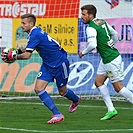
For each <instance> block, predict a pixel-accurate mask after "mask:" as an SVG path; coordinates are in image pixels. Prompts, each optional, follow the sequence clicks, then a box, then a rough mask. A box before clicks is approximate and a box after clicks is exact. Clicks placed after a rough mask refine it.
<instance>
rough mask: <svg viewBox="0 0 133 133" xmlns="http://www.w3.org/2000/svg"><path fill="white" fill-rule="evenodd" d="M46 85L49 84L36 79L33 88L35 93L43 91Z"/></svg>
mask: <svg viewBox="0 0 133 133" xmlns="http://www.w3.org/2000/svg"><path fill="white" fill-rule="evenodd" d="M48 83H49V82H48V81H45V80H40V79H37V80H36V84H35V88H34V90H35V92H40V91H42V90H45V88H46V87H47V85H48Z"/></svg>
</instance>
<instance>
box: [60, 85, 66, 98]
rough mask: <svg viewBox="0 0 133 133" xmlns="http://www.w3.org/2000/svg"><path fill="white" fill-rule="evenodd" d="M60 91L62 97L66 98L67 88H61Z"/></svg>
mask: <svg viewBox="0 0 133 133" xmlns="http://www.w3.org/2000/svg"><path fill="white" fill-rule="evenodd" d="M58 90H59V94H60V95H61V96H64V95H65V94H66V86H63V87H62V88H59V89H58Z"/></svg>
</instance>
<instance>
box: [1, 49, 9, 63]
mask: <svg viewBox="0 0 133 133" xmlns="http://www.w3.org/2000/svg"><path fill="white" fill-rule="evenodd" d="M1 59H2V60H3V61H4V62H5V63H6V62H7V59H8V53H6V52H4V51H2V53H1Z"/></svg>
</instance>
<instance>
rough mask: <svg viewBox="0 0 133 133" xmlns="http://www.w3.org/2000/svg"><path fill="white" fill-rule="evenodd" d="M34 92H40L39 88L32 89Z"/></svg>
mask: <svg viewBox="0 0 133 133" xmlns="http://www.w3.org/2000/svg"><path fill="white" fill-rule="evenodd" d="M34 91H35V92H36V93H38V92H40V91H42V89H40V88H39V87H35V88H34Z"/></svg>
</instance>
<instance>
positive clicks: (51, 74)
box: [37, 60, 69, 88]
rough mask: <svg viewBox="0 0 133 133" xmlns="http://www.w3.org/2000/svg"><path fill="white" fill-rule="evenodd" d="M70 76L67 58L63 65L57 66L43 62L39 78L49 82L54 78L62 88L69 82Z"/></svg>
mask: <svg viewBox="0 0 133 133" xmlns="http://www.w3.org/2000/svg"><path fill="white" fill-rule="evenodd" d="M68 76H69V61H68V60H65V61H64V62H63V63H62V65H61V66H59V67H57V68H51V67H48V66H46V65H44V64H42V66H41V68H40V71H39V73H38V76H37V79H41V80H45V81H48V82H54V79H56V85H57V87H58V88H61V87H63V86H65V85H66V84H67V81H68Z"/></svg>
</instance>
